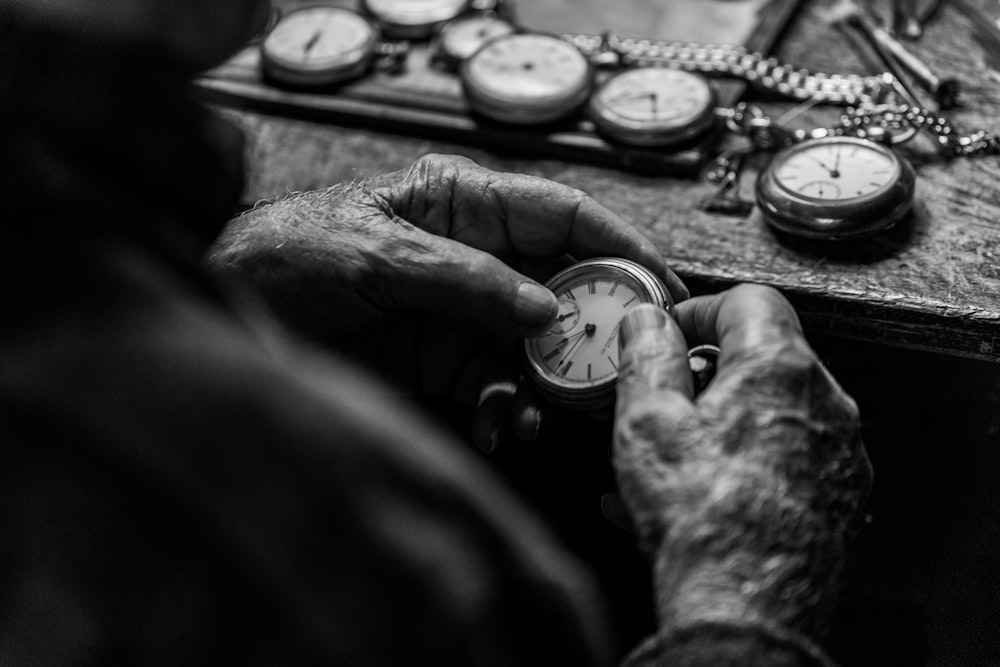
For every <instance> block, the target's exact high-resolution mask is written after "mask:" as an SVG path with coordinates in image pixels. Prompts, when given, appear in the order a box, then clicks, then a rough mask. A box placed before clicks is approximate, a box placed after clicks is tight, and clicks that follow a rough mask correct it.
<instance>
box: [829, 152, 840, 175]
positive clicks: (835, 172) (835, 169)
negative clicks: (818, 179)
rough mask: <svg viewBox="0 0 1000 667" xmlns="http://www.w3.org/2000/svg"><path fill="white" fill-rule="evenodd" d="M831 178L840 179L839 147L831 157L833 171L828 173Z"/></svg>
mask: <svg viewBox="0 0 1000 667" xmlns="http://www.w3.org/2000/svg"><path fill="white" fill-rule="evenodd" d="M830 177H831V178H840V146H838V147H837V152H836V153H835V154H834V156H833V170H832V171H831V172H830Z"/></svg>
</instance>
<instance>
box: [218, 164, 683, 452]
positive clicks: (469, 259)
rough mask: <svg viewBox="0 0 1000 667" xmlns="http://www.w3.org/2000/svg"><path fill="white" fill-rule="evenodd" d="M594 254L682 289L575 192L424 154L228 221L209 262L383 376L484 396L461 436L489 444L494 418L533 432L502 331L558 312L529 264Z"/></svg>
mask: <svg viewBox="0 0 1000 667" xmlns="http://www.w3.org/2000/svg"><path fill="white" fill-rule="evenodd" d="M601 255H616V256H620V257H625V258H628V259H632V260H634V261H637V262H639V263H641V264H644V265H645V266H647V267H648V268H650V269H651V270H653V271H654V272H655V273H656V274H657V275H659V276H660V277H661V278H662V279H663V280H664V281H665V283H666V284H667V285H668V287H669V288H670V290H671V292H672V295H673V296H674V298H675V299H677V300H679V299H682V298H684V297H686V296H687V294H686V290H685V289H684V287H683V285H682V284H681V283H680V281H679V280H678V279H677V278H676V276H674V275H673V274H672V273H671V272H670V270H669V269H668V268H667V266H666V264H665V262H664V260H663V258H662V256H661V255H660V254H659V252H657V250H656V249H655V247H654V246H653V244H652V243H651V242H650V241H649V240H648V239H646V238H645V237H644V236H642V235H641V234H639V233H638V232H637V231H636V230H635V229H634V228H633V227H632V226H631V225H629V224H628V223H627V222H625V221H624V220H623V219H621V218H620V217H618V216H617V215H615V214H613V213H612V212H610V211H609V210H607V209H606V208H604V207H602V206H601V205H599V204H598V203H597V202H596V201H594V200H593V199H591V198H590V197H588V196H587V195H585V194H584V193H583V192H580V191H579V190H574V189H572V188H569V187H567V186H564V185H560V184H557V183H554V182H552V181H548V180H545V179H541V178H536V177H532V176H526V175H517V174H504V173H498V172H494V171H491V170H488V169H485V168H483V167H480V166H479V165H477V164H475V163H474V162H472V161H471V160H468V159H465V158H461V157H454V156H439V155H430V156H426V157H424V158H421V159H420V160H418V161H417V162H416V163H414V165H413V166H412V167H410V168H409V169H406V170H403V171H401V172H396V173H393V174H388V175H385V176H381V177H378V178H374V179H368V180H365V181H361V182H360V183H356V184H350V185H341V186H335V187H333V188H330V189H327V190H322V191H316V192H309V193H303V194H297V195H294V196H291V197H288V198H285V199H282V200H279V201H276V202H274V203H272V204H269V205H265V206H260V207H257V208H255V209H254V210H252V211H249V212H248V213H246V214H244V215H242V216H241V217H239V218H238V219H236V220H235V221H233V222H232V223H231V224H230V226H229V228H228V229H227V230H226V232H225V233H224V234H223V235H222V237H221V238H220V240H219V241H218V243H217V244H216V247H215V249H214V250H213V252H212V255H211V257H210V263H211V264H212V265H213V267H214V268H216V269H217V270H220V271H226V270H228V271H235V272H238V273H241V274H244V275H245V276H248V277H249V278H250V279H251V280H252V282H253V283H255V284H256V286H257V287H258V288H259V289H260V290H261V292H262V293H263V295H264V296H265V298H266V299H267V300H268V302H269V303H270V304H271V306H272V307H273V308H274V309H275V310H276V311H277V312H278V313H279V314H280V315H281V316H282V317H283V319H284V320H286V321H287V322H288V323H290V324H292V325H293V327H294V328H296V329H298V330H299V331H300V332H304V333H306V334H308V335H310V336H312V337H316V338H321V339H323V340H324V341H325V342H328V343H333V344H335V345H336V346H338V347H339V348H340V349H343V350H345V351H346V352H348V353H349V354H350V355H351V356H354V357H360V358H362V359H363V360H364V361H366V362H367V363H368V364H369V365H370V366H372V367H374V368H375V369H376V370H378V371H381V372H382V373H383V374H385V375H386V376H388V377H390V378H391V379H392V380H394V381H395V382H397V383H400V384H402V385H403V386H405V387H408V388H410V389H413V390H418V391H421V392H423V393H427V394H431V395H445V394H450V395H452V396H453V397H454V398H456V399H458V400H460V401H462V402H463V403H466V404H473V405H475V404H477V403H481V405H480V410H479V411H478V412H477V415H476V418H475V425H474V438H475V439H476V441H477V445H479V446H480V447H481V448H484V449H490V448H491V447H492V446H493V444H495V442H494V441H495V440H496V439H497V438H500V437H502V433H501V430H502V429H503V428H506V426H505V423H506V424H512V425H513V432H514V433H515V434H516V435H517V436H518V437H519V438H521V439H531V438H532V437H534V435H535V434H536V433H537V427H538V423H539V411H538V410H539V408H538V405H537V403H536V402H535V401H534V400H533V399H532V397H531V395H530V394H529V393H527V392H524V391H518V392H517V394H516V395H515V394H514V388H516V386H517V379H518V375H517V370H516V367H515V365H514V363H513V361H512V358H511V356H510V351H511V350H513V344H514V341H513V337H523V336H530V335H537V334H540V333H543V332H545V331H546V330H547V329H548V327H549V326H550V325H551V323H552V320H553V318H554V317H555V316H556V313H557V303H556V298H555V296H554V295H553V294H552V293H551V292H549V291H548V290H546V289H544V288H543V287H542V286H541V285H539V284H538V283H537V282H536V281H535V279H539V280H541V279H545V278H547V277H548V276H549V275H551V274H552V273H553V272H554V271H555V270H558V269H560V268H563V267H564V266H566V265H568V264H569V263H571V262H572V261H574V260H579V259H583V258H587V257H594V256H601ZM499 341H506V343H507V345H508V348H509V349H504V348H503V347H498V345H499ZM508 415H509V417H510V418H509V419H507V417H508ZM491 443H493V444H491Z"/></svg>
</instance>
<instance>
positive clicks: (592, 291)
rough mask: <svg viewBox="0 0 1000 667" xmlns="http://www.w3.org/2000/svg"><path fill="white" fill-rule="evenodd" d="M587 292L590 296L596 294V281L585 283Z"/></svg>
mask: <svg viewBox="0 0 1000 667" xmlns="http://www.w3.org/2000/svg"><path fill="white" fill-rule="evenodd" d="M587 292H589V293H590V294H596V293H597V281H596V280H590V281H588V282H587Z"/></svg>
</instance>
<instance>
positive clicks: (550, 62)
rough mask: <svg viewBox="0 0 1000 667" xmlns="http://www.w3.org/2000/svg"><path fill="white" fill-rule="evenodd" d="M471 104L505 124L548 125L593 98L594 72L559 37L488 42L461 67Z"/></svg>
mask: <svg viewBox="0 0 1000 667" xmlns="http://www.w3.org/2000/svg"><path fill="white" fill-rule="evenodd" d="M459 76H460V77H461V80H462V89H463V90H464V92H465V97H466V100H467V101H468V103H469V106H470V107H471V108H472V109H473V110H474V111H476V112H477V113H479V114H482V115H483V116H486V117H487V118H491V119H493V120H496V121H500V122H503V123H510V124H513V125H527V124H536V123H546V122H549V121H553V120H557V119H559V118H563V117H565V116H568V115H569V114H571V113H572V112H574V111H576V110H577V109H579V108H580V107H581V106H582V105H583V103H584V102H586V101H587V98H588V97H589V96H590V91H591V86H592V85H593V78H594V70H593V67H592V66H591V64H590V61H589V60H588V59H587V57H586V56H584V55H583V53H581V52H580V51H579V49H577V48H576V47H575V46H573V45H572V44H570V43H569V42H567V41H565V40H563V39H560V38H559V37H557V36H555V35H549V34H546V33H537V32H520V33H513V34H509V35H505V36H501V37H497V38H495V39H492V40H490V41H488V42H486V43H485V44H484V45H483V46H482V47H481V48H480V49H479V50H478V51H476V52H475V53H474V54H472V56H470V57H469V58H468V59H467V60H466V61H465V62H463V63H462V66H461V69H460V70H459Z"/></svg>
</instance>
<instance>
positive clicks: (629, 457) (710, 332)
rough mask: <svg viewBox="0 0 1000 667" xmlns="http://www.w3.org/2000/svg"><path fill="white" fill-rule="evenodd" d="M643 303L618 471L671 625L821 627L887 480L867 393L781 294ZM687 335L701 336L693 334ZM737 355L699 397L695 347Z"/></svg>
mask: <svg viewBox="0 0 1000 667" xmlns="http://www.w3.org/2000/svg"><path fill="white" fill-rule="evenodd" d="M676 316H677V320H678V322H679V326H678V322H675V321H674V320H673V319H671V318H670V317H669V316H666V315H665V314H664V313H663V311H661V310H659V309H656V308H654V307H652V306H648V305H644V306H640V307H638V308H636V309H634V310H631V311H629V312H628V313H627V314H626V317H625V319H624V320H623V323H622V331H621V342H622V353H621V355H622V366H621V372H620V377H619V383H618V402H617V407H616V423H615V443H614V465H615V469H616V473H617V476H618V482H619V488H620V491H621V493H622V496H623V500H624V503H625V505H626V506H627V508H628V510H629V511H630V513H631V516H632V518H633V521H634V524H635V527H636V530H637V532H638V533H639V536H640V538H641V540H642V542H643V544H644V545H645V546H646V547H647V548H648V550H649V551H650V553H651V555H652V556H653V558H654V563H655V570H656V572H655V577H656V582H657V598H658V599H657V604H658V608H659V612H660V623H661V627H665V628H676V627H684V626H685V625H691V624H694V623H698V622H701V621H719V622H734V623H751V624H752V623H767V624H769V625H773V626H779V627H783V628H788V629H790V630H792V631H794V632H799V633H803V634H805V635H813V636H814V637H815V635H817V634H819V633H820V631H821V629H822V627H823V624H824V623H825V622H826V620H827V619H826V617H825V615H826V613H827V612H828V611H829V606H830V604H831V602H832V601H833V591H832V588H833V587H834V584H835V580H836V575H837V573H838V572H839V570H840V568H841V566H842V564H843V561H844V559H845V557H846V551H847V548H848V545H849V542H850V541H851V539H852V537H853V536H854V534H855V533H856V531H857V530H858V528H859V526H860V524H861V523H862V518H863V517H862V513H863V509H864V506H865V502H866V500H867V494H868V491H869V488H870V484H871V479H872V473H871V468H870V464H869V462H868V459H867V456H866V454H865V451H864V448H863V446H862V443H861V439H860V434H859V420H858V413H857V408H856V406H855V404H854V402H853V401H852V400H851V398H850V397H848V396H847V394H845V393H844V391H843V390H842V389H841V388H840V387H839V386H838V385H837V383H836V382H835V380H834V379H833V378H832V377H831V376H830V374H829V373H828V372H827V371H826V369H825V368H824V367H823V366H822V365H821V363H820V362H819V360H818V359H817V358H816V356H815V354H814V352H813V351H812V350H811V349H810V347H809V346H808V344H807V343H806V341H805V339H804V337H803V334H802V330H801V328H800V325H799V322H798V318H797V317H796V314H795V312H794V310H793V309H792V307H791V306H790V305H789V304H788V302H787V301H786V300H785V299H784V298H783V297H782V296H781V295H780V294H779V293H778V292H777V291H775V290H773V289H770V288H765V287H760V286H750V285H746V286H740V287H737V288H734V289H732V290H730V291H728V292H724V293H722V294H718V295H714V296H710V297H696V298H694V299H691V300H689V301H686V302H684V303H679V304H677V310H676ZM685 337H686V339H685ZM698 343H713V344H717V345H719V347H721V349H722V355H721V357H720V360H719V368H718V372H717V374H716V376H715V378H714V380H713V381H712V382H711V384H710V385H709V386H708V388H707V389H706V390H705V391H704V392H703V393H702V394H700V395H699V396H698V397H697V399H692V383H691V374H690V371H689V369H688V364H687V359H686V350H687V349H688V345H689V344H690V345H694V344H698Z"/></svg>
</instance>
